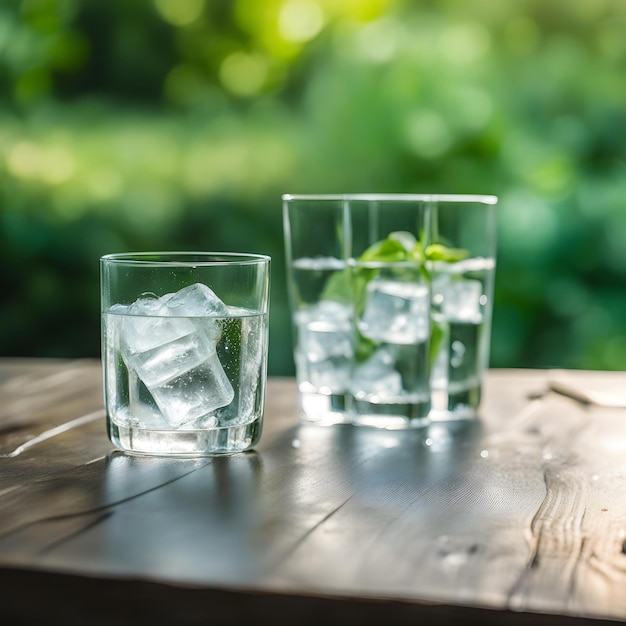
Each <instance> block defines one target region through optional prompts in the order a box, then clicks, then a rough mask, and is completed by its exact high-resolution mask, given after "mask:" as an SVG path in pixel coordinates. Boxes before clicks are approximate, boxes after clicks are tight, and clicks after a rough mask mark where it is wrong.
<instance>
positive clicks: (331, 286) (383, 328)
mask: <svg viewBox="0 0 626 626" xmlns="http://www.w3.org/2000/svg"><path fill="white" fill-rule="evenodd" d="M430 213H431V202H430V200H429V197H425V196H416V195H410V194H409V195H402V194H349V195H284V196H283V217H284V233H285V245H286V259H287V275H288V294H289V298H290V308H291V314H292V321H293V324H292V326H293V340H294V360H295V368H296V378H297V385H298V391H299V394H298V395H299V401H300V407H301V409H302V416H303V418H304V419H305V420H310V421H314V422H317V423H322V424H335V423H352V424H358V425H367V426H375V427H380V428H388V429H402V428H413V427H422V426H425V425H427V424H428V422H429V412H430V408H431V395H430V386H429V376H430V364H429V358H430V335H431V291H430V280H429V277H428V272H427V267H426V261H425V257H424V250H425V249H426V248H427V247H428V245H429V244H430V230H431V225H430Z"/></svg>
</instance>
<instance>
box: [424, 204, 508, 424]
mask: <svg viewBox="0 0 626 626" xmlns="http://www.w3.org/2000/svg"><path fill="white" fill-rule="evenodd" d="M497 201H498V200H497V198H496V197H495V196H462V195H440V196H433V198H432V200H431V206H432V214H431V219H432V221H431V226H432V234H431V246H430V251H429V253H428V254H427V267H428V271H429V274H430V276H431V280H432V297H433V309H432V311H433V330H432V340H431V348H430V349H431V355H432V374H431V387H432V411H431V419H432V420H449V419H463V418H472V417H476V416H477V414H478V410H479V407H480V401H481V395H482V386H483V379H484V374H485V371H486V369H487V367H488V365H489V351H490V344H491V341H490V339H491V320H492V315H493V290H494V277H495V269H496V239H497V237H496V231H497V228H496V226H497V220H496V204H497Z"/></svg>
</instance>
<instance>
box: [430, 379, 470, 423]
mask: <svg viewBox="0 0 626 626" xmlns="http://www.w3.org/2000/svg"><path fill="white" fill-rule="evenodd" d="M481 390H482V387H481V385H480V383H475V384H473V385H471V386H469V387H464V388H462V389H454V388H453V387H451V388H450V390H449V391H447V390H445V389H435V390H433V394H432V398H433V406H432V410H431V412H430V418H431V420H432V421H433V422H435V421H448V420H464V419H474V418H476V417H478V407H479V405H480V397H481Z"/></svg>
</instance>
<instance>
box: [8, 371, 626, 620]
mask: <svg viewBox="0 0 626 626" xmlns="http://www.w3.org/2000/svg"><path fill="white" fill-rule="evenodd" d="M571 374H572V375H574V376H576V377H578V380H579V382H580V384H581V385H584V384H585V381H592V380H593V381H595V382H596V383H597V382H598V377H599V376H602V373H598V372H593V373H591V372H582V371H581V372H572V373H571ZM546 375H547V373H546V372H542V371H539V370H492V371H491V372H489V376H488V379H487V382H486V385H485V400H484V403H483V410H482V414H481V417H480V419H478V420H473V421H466V422H450V423H434V424H432V425H431V427H429V428H428V429H423V430H414V431H406V432H398V431H379V430H375V429H369V428H362V427H361V428H354V427H349V426H335V427H330V428H329V427H319V426H313V425H307V424H304V423H301V422H300V421H299V419H298V411H297V401H296V393H295V383H294V381H293V380H292V379H280V378H275V379H270V381H269V386H268V394H267V404H266V411H265V426H264V432H263V436H262V439H261V442H260V444H259V445H258V446H257V448H256V450H254V451H252V452H249V453H244V454H238V455H234V456H231V457H215V458H208V459H206V458H205V459H166V458H157V457H142V456H130V455H125V454H122V453H119V452H117V451H115V450H114V449H113V448H112V446H111V444H110V442H109V441H108V439H107V437H106V428H105V417H104V413H103V409H102V388H101V385H102V382H101V370H100V364H99V363H98V362H97V361H92V360H79V361H55V360H50V361H46V360H29V359H23V360H21V359H0V454H1V455H2V456H0V589H3V602H1V603H0V617H3V616H4V617H8V618H11V619H12V620H13V622H4V621H3V623H31V622H32V623H43V622H41V621H39V620H41V618H42V616H43V615H45V617H46V623H62V624H75V623H76V624H79V623H80V624H106V623H115V624H124V623H128V624H130V623H150V624H161V623H163V624H165V623H177V624H178V623H181V624H186V623H189V624H195V623H205V622H204V621H203V620H205V621H206V620H207V618H208V617H211V616H213V618H214V619H213V621H212V622H211V623H220V624H221V623H224V624H230V623H233V624H234V623H241V622H243V621H244V620H246V621H249V620H251V619H259V618H260V617H262V616H265V617H266V618H268V619H270V618H271V619H272V621H274V622H276V623H289V624H299V623H302V624H305V623H306V624H308V623H314V622H315V623H318V622H319V621H320V620H323V621H325V622H328V623H346V620H347V621H350V620H357V621H358V623H365V624H375V623H390V624H393V623H398V624H404V623H407V624H408V623H416V621H420V620H424V621H425V620H437V622H438V623H439V622H441V623H458V622H459V621H461V622H465V621H470V620H473V619H475V620H480V621H482V622H484V623H487V624H496V623H506V624H518V623H519V624H524V623H530V622H531V621H532V623H534V624H541V623H546V624H548V623H557V624H561V623H562V624H566V623H570V622H572V623H575V622H579V621H580V622H581V623H585V624H586V623H594V622H595V621H596V620H597V621H598V623H600V622H602V623H606V621H603V620H609V621H611V620H612V621H618V622H620V621H624V620H626V593H624V589H626V410H624V409H603V408H599V407H594V406H591V405H586V404H582V403H579V402H576V401H574V400H572V399H570V398H566V397H564V396H561V395H558V394H556V393H553V392H551V391H549V390H548V388H547V385H546ZM606 377H607V378H606V379H607V380H608V379H609V378H611V374H610V373H606ZM33 592H36V594H37V595H38V596H40V597H41V599H42V602H44V604H42V605H40V604H37V603H30V604H29V602H28V597H29V594H30V593H33ZM112 594H113V595H112ZM111 597H117V598H120V599H122V598H123V599H124V603H125V604H124V607H126V608H125V609H124V608H122V605H121V604H119V603H116V602H111V600H110V598H111ZM88 598H91V599H92V600H93V605H92V606H91V607H90V606H89V603H88V602H87V599H88ZM120 601H121V600H120ZM42 606H45V607H46V608H45V610H44V609H42V608H41V607H42ZM54 606H56V607H57V608H56V609H55V608H54ZM140 616H142V619H140ZM174 618H175V619H174ZM142 620H143V621H142Z"/></svg>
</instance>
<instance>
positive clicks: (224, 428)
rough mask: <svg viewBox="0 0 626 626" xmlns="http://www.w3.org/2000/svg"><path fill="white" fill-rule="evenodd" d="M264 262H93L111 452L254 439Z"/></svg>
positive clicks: (259, 413) (205, 450)
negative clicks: (97, 273) (97, 283)
mask: <svg viewBox="0 0 626 626" xmlns="http://www.w3.org/2000/svg"><path fill="white" fill-rule="evenodd" d="M269 274H270V258H269V257H268V256H264V255H256V254H234V253H221V252H138V253H127V254H109V255H105V256H103V257H102V258H101V259H100V280H101V285H100V286H101V312H102V357H103V358H102V362H103V377H104V380H103V386H104V399H105V405H106V414H107V428H108V434H109V438H110V439H111V442H112V443H113V444H114V445H115V446H116V447H117V448H119V449H120V450H123V451H125V452H130V453H137V454H153V455H164V456H211V455H217V454H232V453H236V452H242V451H244V450H248V449H250V448H252V447H253V446H254V445H255V444H256V443H257V442H258V441H259V438H260V437H261V430H262V423H263V409H264V402H265V386H266V378H267V350H268V310H269Z"/></svg>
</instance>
